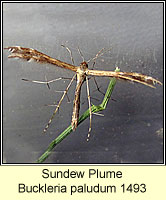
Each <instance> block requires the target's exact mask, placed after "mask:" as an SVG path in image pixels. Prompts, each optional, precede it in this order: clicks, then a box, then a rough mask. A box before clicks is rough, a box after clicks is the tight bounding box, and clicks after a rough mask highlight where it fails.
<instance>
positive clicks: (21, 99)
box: [3, 3, 163, 164]
mask: <svg viewBox="0 0 166 200" xmlns="http://www.w3.org/2000/svg"><path fill="white" fill-rule="evenodd" d="M61 44H66V45H67V46H68V47H70V48H71V50H72V52H73V57H74V60H75V63H76V65H79V63H80V62H82V59H81V57H80V55H79V54H78V51H77V47H78V46H79V48H80V49H81V50H82V53H83V55H84V57H85V59H87V60H88V59H89V58H91V57H94V56H95V54H96V53H97V52H98V51H99V50H100V49H101V48H103V47H105V48H110V47H112V50H111V51H110V52H107V53H105V54H104V55H103V56H102V57H100V58H99V59H98V60H97V62H96V65H95V68H96V69H101V70H114V69H115V67H116V66H119V67H120V68H121V70H122V71H135V72H140V73H144V74H147V75H150V76H152V77H155V78H157V79H158V80H160V81H163V4H162V3H4V4H3V45H4V47H6V46H14V45H18V46H23V47H31V48H34V49H37V50H39V51H41V52H43V53H46V54H48V55H50V56H52V57H55V58H57V59H60V60H62V61H65V62H69V63H71V61H70V56H69V54H68V52H67V51H66V50H65V49H63V48H62V47H61V46H60V45H61ZM7 55H8V53H7V52H6V51H5V52H4V60H3V152H4V162H7V163H33V162H35V160H36V159H37V158H38V157H39V156H40V155H41V154H42V153H44V151H45V150H46V148H47V147H48V145H49V143H50V142H51V141H52V140H53V139H54V138H55V137H57V136H58V134H60V133H61V132H62V131H63V130H64V129H65V128H66V127H67V126H68V125H69V124H70V121H71V116H72V103H70V104H69V103H67V100H66V99H65V100H64V102H63V104H62V107H61V108H60V112H59V114H57V115H56V117H55V118H54V120H53V123H52V125H51V126H50V128H49V130H48V132H47V134H46V135H44V134H42V130H43V128H44V126H45V125H46V123H47V121H48V120H49V118H50V116H51V114H52V112H53V108H52V107H48V106H44V105H45V104H52V103H53V102H54V101H56V102H57V101H58V100H59V99H60V96H61V95H62V94H60V93H55V91H54V90H64V89H65V88H66V86H67V83H68V82H69V81H68V80H66V81H58V82H56V83H54V84H52V85H51V90H48V89H47V87H46V86H45V85H39V84H33V83H28V82H24V81H22V80H21V79H22V78H27V79H31V80H44V79H45V76H46V77H47V79H49V80H51V79H55V78H59V77H61V76H63V77H72V75H73V73H72V72H70V71H66V70H63V69H59V68H58V67H54V66H51V65H40V64H37V63H27V62H23V61H21V60H12V59H8V58H7ZM91 66H92V63H91V65H90V66H89V68H90V67H91ZM97 80H98V84H99V85H100V86H101V90H102V91H105V90H106V88H107V85H108V83H109V78H98V79H97ZM90 88H91V96H93V97H95V98H97V99H99V101H96V100H95V99H92V103H94V104H99V103H100V102H101V101H102V98H103V96H102V94H100V93H98V92H96V91H94V90H96V88H95V85H94V82H93V80H90ZM74 89H75V83H74V84H73V86H72V88H71V89H70V92H69V97H70V99H71V102H72V101H73V97H74ZM112 98H113V99H115V100H116V101H110V102H109V104H108V107H107V109H106V110H105V111H103V112H102V113H103V114H104V117H99V116H96V115H93V120H92V132H91V139H90V141H89V142H86V138H87V133H88V128H89V121H88V120H86V121H84V122H83V123H82V124H81V125H80V126H79V127H78V128H77V130H76V131H75V132H74V133H72V134H71V135H70V136H68V137H67V138H66V139H65V140H64V141H63V142H62V143H61V144H59V145H58V146H57V147H56V148H55V149H54V153H53V154H52V155H51V156H50V157H49V158H48V159H47V160H46V162H47V163H110V164H111V163H161V162H163V142H162V141H163V129H162V128H163V86H158V87H157V88H156V89H152V88H149V87H146V86H144V85H140V84H131V83H128V82H124V81H118V82H117V84H116V87H115V89H114V92H113V95H112ZM81 101H82V104H81V111H80V113H81V114H82V113H83V112H84V111H85V110H86V109H87V107H88V103H87V95H86V85H84V86H83V90H82V94H81Z"/></svg>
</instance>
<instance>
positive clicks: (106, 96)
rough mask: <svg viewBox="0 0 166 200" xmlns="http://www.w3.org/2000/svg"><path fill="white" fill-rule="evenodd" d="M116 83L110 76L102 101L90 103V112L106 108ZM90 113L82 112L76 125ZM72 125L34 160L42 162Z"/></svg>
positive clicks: (117, 69) (65, 135)
mask: <svg viewBox="0 0 166 200" xmlns="http://www.w3.org/2000/svg"><path fill="white" fill-rule="evenodd" d="M115 71H120V69H119V68H116V69H115ZM115 84H116V78H111V80H110V83H109V85H108V88H107V91H106V93H105V96H104V99H103V101H102V103H101V104H100V105H97V106H95V105H92V106H91V110H92V113H97V112H99V111H102V110H104V109H105V108H106V106H107V103H108V101H109V99H110V97H111V94H112V92H113V89H114V86H115ZM89 115H90V112H89V109H88V110H86V111H85V112H84V114H83V115H82V116H81V117H80V118H79V122H78V125H79V124H81V123H82V122H83V121H84V120H85V119H86V118H88V117H89ZM72 131H73V130H72V127H71V125H70V126H69V127H68V128H66V129H65V130H64V131H63V132H62V133H61V134H60V135H59V136H58V137H57V138H55V139H54V140H53V141H52V142H51V143H50V145H49V147H48V148H47V150H46V151H45V153H43V155H41V156H40V158H39V159H38V160H37V161H36V162H37V163H43V162H44V161H45V160H46V158H48V156H49V155H50V154H51V152H52V150H53V148H54V147H55V146H56V145H57V144H59V143H60V142H61V141H62V140H63V139H65V137H67V136H68V135H69V134H70V133H71V132H72Z"/></svg>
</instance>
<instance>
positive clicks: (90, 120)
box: [86, 76, 92, 142]
mask: <svg viewBox="0 0 166 200" xmlns="http://www.w3.org/2000/svg"><path fill="white" fill-rule="evenodd" d="M86 86H87V95H88V103H89V131H88V136H87V142H88V141H89V138H90V132H91V129H92V109H91V101H90V92H89V84H88V77H87V76H86Z"/></svg>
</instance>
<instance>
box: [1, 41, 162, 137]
mask: <svg viewBox="0 0 166 200" xmlns="http://www.w3.org/2000/svg"><path fill="white" fill-rule="evenodd" d="M62 46H63V47H65V46H64V45H62ZM5 49H7V50H9V52H11V54H10V55H9V56H8V58H20V59H24V60H26V61H28V62H30V61H36V62H38V63H48V64H51V65H54V66H58V67H61V68H64V69H68V70H71V71H73V72H75V75H74V76H73V78H72V79H71V81H70V83H69V85H68V86H67V88H66V90H65V91H64V94H63V96H62V98H61V99H60V101H59V103H58V105H57V107H56V109H55V110H54V113H53V115H52V116H51V118H50V120H49V121H48V123H47V125H46V127H45V128H44V132H46V131H47V129H48V127H49V125H50V124H51V122H52V119H53V118H54V116H55V114H56V112H57V111H58V109H59V107H60V105H61V102H62V100H63V98H64V96H65V95H66V94H67V91H68V90H69V88H70V86H71V84H72V82H73V81H74V79H75V78H76V79H77V84H76V89H75V97H74V102H73V114H72V120H71V126H72V129H73V131H74V130H75V129H76V128H77V126H78V120H79V110H80V93H81V87H82V84H83V83H84V82H85V81H86V83H87V94H88V102H89V111H90V127H89V133H90V131H91V119H92V112H91V103H90V93H89V86H88V76H94V77H95V76H100V77H115V78H116V79H122V80H126V81H130V82H136V83H141V84H144V85H146V86H149V87H152V88H155V87H154V85H155V84H160V85H162V83H161V82H160V81H158V80H156V79H155V78H152V77H150V76H147V75H144V74H140V73H135V72H115V71H103V70H93V69H88V63H89V62H90V61H91V60H95V59H96V58H97V57H98V56H99V55H102V54H103V49H104V48H103V49H102V50H100V51H99V52H98V54H96V56H95V57H94V58H93V59H90V60H89V61H87V62H86V61H85V60H84V59H83V62H81V63H80V65H79V66H75V65H74V64H68V63H66V62H62V61H60V60H57V59H55V58H52V57H50V56H48V55H46V54H44V53H41V52H39V51H37V50H35V49H32V48H24V47H20V46H11V47H7V48H5ZM66 49H67V50H68V51H69V53H70V55H71V60H72V61H73V59H72V54H71V51H70V50H69V48H68V47H66ZM79 52H80V51H79ZM80 54H81V52H80ZM81 56H82V54H81ZM73 63H74V62H73ZM24 80H26V79H24ZM33 82H35V81H33ZM36 82H37V81H36ZM50 82H51V81H50ZM52 82H53V81H52ZM47 84H48V82H47ZM88 137H89V134H88Z"/></svg>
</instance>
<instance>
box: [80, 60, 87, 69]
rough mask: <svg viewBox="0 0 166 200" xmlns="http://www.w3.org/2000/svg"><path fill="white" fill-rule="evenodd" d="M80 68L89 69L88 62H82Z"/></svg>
mask: <svg viewBox="0 0 166 200" xmlns="http://www.w3.org/2000/svg"><path fill="white" fill-rule="evenodd" d="M80 68H81V69H83V70H85V69H87V68H88V64H87V62H82V63H81V64H80Z"/></svg>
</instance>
